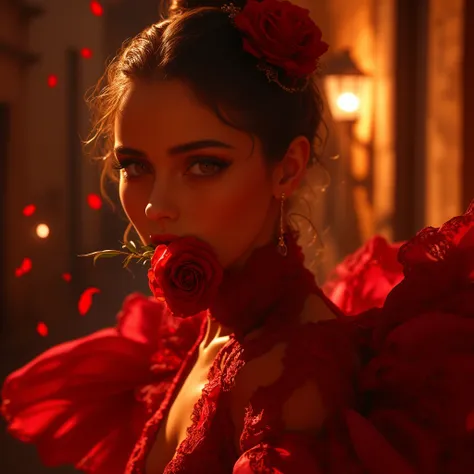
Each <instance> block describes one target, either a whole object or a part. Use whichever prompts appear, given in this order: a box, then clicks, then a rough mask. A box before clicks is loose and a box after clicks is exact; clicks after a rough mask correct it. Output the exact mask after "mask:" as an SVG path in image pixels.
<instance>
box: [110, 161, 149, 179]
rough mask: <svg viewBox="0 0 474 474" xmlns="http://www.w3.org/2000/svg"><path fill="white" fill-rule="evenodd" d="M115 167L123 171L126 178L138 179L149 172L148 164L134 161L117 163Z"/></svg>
mask: <svg viewBox="0 0 474 474" xmlns="http://www.w3.org/2000/svg"><path fill="white" fill-rule="evenodd" d="M114 167H115V168H116V169H119V170H122V172H123V174H124V176H125V177H126V178H138V177H139V176H142V175H143V174H145V173H147V172H148V166H147V165H146V163H143V161H140V160H134V159H127V160H121V161H117V163H116V165H115V166H114Z"/></svg>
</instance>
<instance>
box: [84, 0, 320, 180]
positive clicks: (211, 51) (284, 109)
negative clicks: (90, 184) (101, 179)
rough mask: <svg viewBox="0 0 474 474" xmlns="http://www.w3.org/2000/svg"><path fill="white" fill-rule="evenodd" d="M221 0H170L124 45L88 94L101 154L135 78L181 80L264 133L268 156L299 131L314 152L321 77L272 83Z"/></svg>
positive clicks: (229, 118)
mask: <svg viewBox="0 0 474 474" xmlns="http://www.w3.org/2000/svg"><path fill="white" fill-rule="evenodd" d="M233 3H234V4H235V5H236V6H243V5H244V4H245V1H242V0H234V1H233ZM222 5H223V2H221V1H219V0H204V1H196V0H187V1H183V0H172V2H171V5H170V7H169V18H168V19H167V20H165V21H163V22H161V23H157V24H154V25H152V26H150V27H148V28H146V29H145V30H144V31H142V32H141V33H140V34H138V35H137V36H136V37H135V38H133V39H131V40H130V41H128V43H126V44H125V45H124V46H123V48H122V50H121V51H120V52H119V54H118V55H117V56H116V57H115V58H114V59H113V60H112V62H111V63H110V64H109V66H108V68H107V71H106V73H105V74H104V76H103V78H102V80H101V81H100V82H99V84H98V85H97V87H96V89H95V90H94V92H93V94H92V96H91V98H90V104H91V106H92V109H93V112H94V116H93V125H94V128H93V133H92V135H91V139H90V140H89V141H88V143H97V142H99V143H100V144H101V145H105V150H102V151H103V152H104V153H102V156H104V157H105V158H107V157H108V156H109V155H110V154H111V151H112V146H113V143H112V142H113V131H114V119H115V113H116V111H117V109H118V107H119V105H120V102H121V100H122V97H123V95H124V93H125V91H126V90H127V87H128V85H129V83H130V81H131V80H133V79H146V80H171V79H179V80H182V81H184V82H186V84H188V85H189V87H190V88H191V89H192V90H193V92H194V93H195V94H196V96H197V97H198V98H199V99H200V100H201V101H202V102H203V103H204V104H206V105H208V106H209V107H210V108H211V109H212V110H214V111H215V113H216V114H217V115H218V116H219V118H220V119H221V120H223V121H224V122H225V123H227V124H229V125H231V126H233V127H235V128H238V129H240V130H243V131H246V132H248V133H250V134H252V136H254V137H258V138H259V139H260V141H261V143H262V146H263V152H264V154H265V156H266V158H267V160H268V162H270V163H272V162H277V161H279V160H281V159H282V158H283V157H284V155H285V153H286V151H287V149H288V147H289V145H290V143H291V141H292V140H293V139H294V138H296V137H297V136H304V137H306V138H308V140H309V141H310V143H311V145H312V154H313V157H312V158H313V159H314V158H315V157H316V153H315V142H316V138H317V131H318V128H319V126H320V124H321V122H322V99H321V96H320V94H319V91H318V88H317V86H316V83H315V80H314V79H311V80H310V81H309V83H308V86H307V87H306V88H305V89H304V90H303V91H301V92H296V93H289V92H286V91H285V90H283V89H282V88H281V87H280V86H279V85H278V84H276V83H271V82H268V80H267V77H266V75H265V73H264V72H262V71H260V70H259V69H258V68H257V59H256V58H254V57H253V56H252V55H250V54H248V53H246V52H245V51H244V49H243V47H242V37H241V35H240V33H239V31H238V30H237V29H236V28H235V27H234V26H233V25H232V22H231V20H230V18H229V16H228V14H227V13H225V12H223V11H222V9H221V6H222ZM109 161H110V160H108V159H105V160H104V164H105V173H108V172H110V171H111V167H110V165H109V166H107V164H108V162H109ZM311 161H313V160H311ZM109 174H110V173H109Z"/></svg>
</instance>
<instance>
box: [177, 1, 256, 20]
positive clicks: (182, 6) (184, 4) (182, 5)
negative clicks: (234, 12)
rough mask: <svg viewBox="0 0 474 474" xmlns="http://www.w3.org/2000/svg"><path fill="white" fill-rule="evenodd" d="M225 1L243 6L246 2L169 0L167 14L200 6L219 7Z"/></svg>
mask: <svg viewBox="0 0 474 474" xmlns="http://www.w3.org/2000/svg"><path fill="white" fill-rule="evenodd" d="M227 3H233V4H234V5H235V6H236V7H240V8H243V7H244V6H245V4H246V3H247V2H246V0H169V2H168V5H169V6H168V15H169V16H173V15H176V14H179V13H184V12H187V11H189V10H195V9H196V8H202V7H213V8H221V7H222V6H224V5H225V4H227Z"/></svg>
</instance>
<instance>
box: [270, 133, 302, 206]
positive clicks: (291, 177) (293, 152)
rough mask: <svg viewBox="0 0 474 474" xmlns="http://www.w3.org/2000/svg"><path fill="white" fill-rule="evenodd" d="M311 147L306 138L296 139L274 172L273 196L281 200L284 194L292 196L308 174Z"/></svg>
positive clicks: (299, 137)
mask: <svg viewBox="0 0 474 474" xmlns="http://www.w3.org/2000/svg"><path fill="white" fill-rule="evenodd" d="M310 154H311V145H310V143H309V140H308V139H307V138H306V137H303V136H298V137H296V138H295V139H294V140H293V141H292V142H291V143H290V146H289V147H288V150H287V151H286V154H285V156H284V158H283V160H281V161H280V162H279V163H278V164H277V166H276V167H275V169H274V171H273V177H272V179H273V195H274V196H275V198H277V199H280V197H281V195H282V193H285V195H286V196H287V197H289V196H291V195H292V194H293V192H294V191H295V190H296V189H297V188H298V186H299V185H300V183H301V180H302V179H303V178H304V176H305V174H306V167H307V164H308V161H309V156H310Z"/></svg>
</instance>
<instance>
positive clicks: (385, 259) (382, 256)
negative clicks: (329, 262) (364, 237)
mask: <svg viewBox="0 0 474 474" xmlns="http://www.w3.org/2000/svg"><path fill="white" fill-rule="evenodd" d="M401 245H402V243H401V242H399V243H395V244H391V243H389V242H388V241H387V240H386V239H385V238H383V237H381V236H379V235H376V236H374V237H372V238H371V239H369V240H368V241H367V242H366V243H365V244H364V245H363V246H362V247H361V248H360V249H359V250H357V251H356V252H355V253H354V254H351V255H349V256H347V257H346V258H345V259H344V260H343V261H342V262H341V263H340V264H339V265H337V266H336V268H335V269H334V270H333V271H332V272H331V273H330V275H329V277H328V279H327V281H326V282H325V283H324V285H323V287H322V290H323V291H324V293H325V294H326V296H327V297H328V298H329V299H330V300H331V301H332V302H333V303H334V304H335V305H336V306H337V307H338V308H339V309H340V310H341V311H343V312H344V314H346V315H349V316H353V315H356V314H359V313H362V312H363V311H367V310H369V309H371V308H376V307H377V308H379V307H382V306H383V305H384V303H385V299H386V298H387V295H388V294H389V292H390V291H391V290H392V289H393V288H394V287H395V286H396V285H397V284H398V283H400V281H401V280H402V279H403V267H402V265H401V264H400V263H399V261H398V258H397V256H398V251H399V249H400V246H401Z"/></svg>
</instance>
